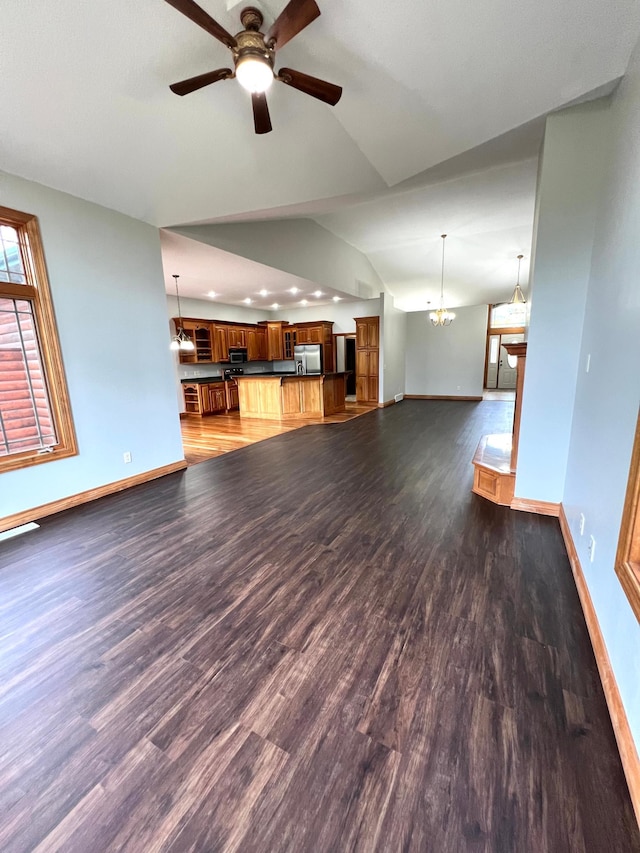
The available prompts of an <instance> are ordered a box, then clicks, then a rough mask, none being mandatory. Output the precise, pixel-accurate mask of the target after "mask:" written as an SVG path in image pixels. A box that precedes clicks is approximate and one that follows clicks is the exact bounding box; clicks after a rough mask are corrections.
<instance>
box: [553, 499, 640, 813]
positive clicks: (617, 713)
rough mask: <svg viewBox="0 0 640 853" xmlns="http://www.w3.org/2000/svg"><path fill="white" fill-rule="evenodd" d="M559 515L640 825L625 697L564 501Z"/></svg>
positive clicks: (638, 773) (639, 761) (639, 762)
mask: <svg viewBox="0 0 640 853" xmlns="http://www.w3.org/2000/svg"><path fill="white" fill-rule="evenodd" d="M559 518H560V529H561V530H562V537H563V539H564V544H565V548H566V549H567V555H568V557H569V563H570V564H571V571H572V572H573V577H574V580H575V583H576V587H577V589H578V596H579V597H580V604H581V605H582V612H583V613H584V618H585V621H586V623H587V629H588V631H589V636H590V637H591V645H592V646H593V653H594V655H595V658H596V664H597V666H598V672H599V673H600V680H601V681H602V688H603V690H604V695H605V699H606V700H607V706H608V708H609V715H610V717H611V723H612V725H613V731H614V734H615V737H616V741H617V743H618V750H619V752H620V759H621V761H622V767H623V769H624V773H625V776H626V777H627V785H628V786H629V794H630V795H631V802H632V804H633V808H634V811H635V813H636V819H637V821H638V825H640V758H638V750H637V749H636V745H635V743H634V741H633V735H632V734H631V728H630V727H629V720H628V719H627V715H626V713H625V710H624V705H623V704H622V697H621V696H620V691H619V690H618V685H617V683H616V678H615V675H614V674H613V669H612V667H611V661H610V660H609V654H608V652H607V647H606V645H605V642H604V637H603V636H602V631H601V630H600V625H599V623H598V617H597V616H596V611H595V608H594V606H593V601H592V600H591V594H590V593H589V587H588V586H587V582H586V580H585V577H584V573H583V571H582V566H581V565H580V558H579V557H578V552H577V550H576V546H575V543H574V541H573V536H572V535H571V530H570V528H569V522H568V521H567V516H566V515H565V512H564V507H563V506H562V504H560V513H559Z"/></svg>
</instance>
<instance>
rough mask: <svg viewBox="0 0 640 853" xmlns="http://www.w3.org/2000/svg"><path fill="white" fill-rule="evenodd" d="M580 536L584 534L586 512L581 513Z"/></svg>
mask: <svg viewBox="0 0 640 853" xmlns="http://www.w3.org/2000/svg"><path fill="white" fill-rule="evenodd" d="M580 536H584V513H583V512H581V513H580Z"/></svg>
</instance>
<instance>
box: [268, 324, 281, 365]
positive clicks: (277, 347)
mask: <svg viewBox="0 0 640 853" xmlns="http://www.w3.org/2000/svg"><path fill="white" fill-rule="evenodd" d="M267 361H282V323H268V324H267Z"/></svg>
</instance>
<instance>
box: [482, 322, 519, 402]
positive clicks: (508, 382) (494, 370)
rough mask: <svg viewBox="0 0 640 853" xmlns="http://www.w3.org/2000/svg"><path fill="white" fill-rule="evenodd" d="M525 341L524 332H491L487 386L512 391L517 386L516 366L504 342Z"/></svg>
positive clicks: (488, 349) (488, 350)
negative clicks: (511, 363)
mask: <svg viewBox="0 0 640 853" xmlns="http://www.w3.org/2000/svg"><path fill="white" fill-rule="evenodd" d="M521 341H524V333H523V332H519V333H515V334H514V333H512V332H511V333H507V334H502V333H500V332H494V333H490V334H489V339H488V348H487V381H486V382H485V388H490V389H496V390H500V391H511V390H513V389H515V387H516V368H515V365H514V366H513V367H512V366H511V365H510V364H509V356H508V354H507V351H506V349H505V348H504V344H515V343H520V342H521Z"/></svg>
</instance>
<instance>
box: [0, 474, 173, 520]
mask: <svg viewBox="0 0 640 853" xmlns="http://www.w3.org/2000/svg"><path fill="white" fill-rule="evenodd" d="M186 467H187V463H186V461H185V460H184V459H181V460H180V462H172V463H171V464H170V465H163V466H162V467H161V468H153V469H152V470H151V471H143V472H142V474H135V475H134V476H133V477H127V478H126V479H125V480H116V482H115V483H107V484H106V485H104V486H98V487H97V488H95V489H88V490H87V491H86V492H79V493H78V494H77V495H70V496H69V497H67V498H60V500H57V501H51V502H50V503H47V504H42V505H41V506H35V507H33V508H32V509H25V510H23V511H22V512H16V513H14V514H13V515H7V516H5V517H4V518H0V532H2V531H4V530H10V529H11V528H13V527H19V526H20V525H21V524H26V523H27V522H28V521H37V520H39V519H41V518H45V517H46V516H47V515H55V513H57V512H62V511H63V510H65V509H71V507H74V506H79V505H80V504H85V503H89V502H90V501H95V500H97V499H98V498H104V497H106V495H112V494H114V493H115V492H121V491H123V490H124V489H130V488H131V487H132V486H139V485H140V484H141V483H147V482H148V481H149V480H156V479H157V478H158V477H164V476H165V474H173V473H174V472H175V471H182V470H184V469H185V468H186Z"/></svg>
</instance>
